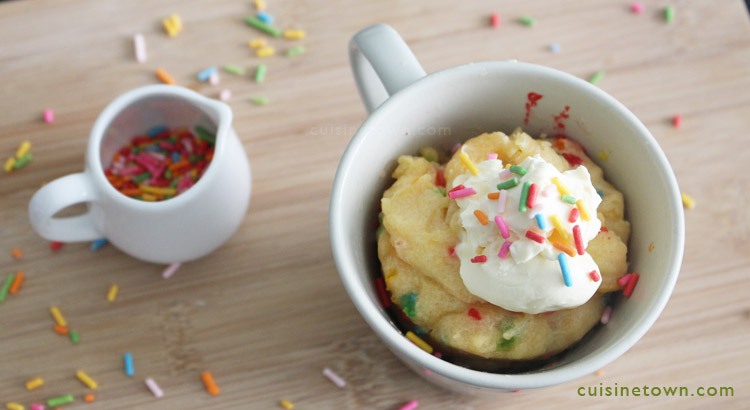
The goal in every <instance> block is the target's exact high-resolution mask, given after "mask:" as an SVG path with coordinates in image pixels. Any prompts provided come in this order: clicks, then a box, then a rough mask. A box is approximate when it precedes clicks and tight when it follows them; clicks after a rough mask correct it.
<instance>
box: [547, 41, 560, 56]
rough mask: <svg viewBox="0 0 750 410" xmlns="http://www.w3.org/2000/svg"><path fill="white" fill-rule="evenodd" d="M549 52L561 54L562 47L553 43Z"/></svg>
mask: <svg viewBox="0 0 750 410" xmlns="http://www.w3.org/2000/svg"><path fill="white" fill-rule="evenodd" d="M549 51H551V52H553V53H555V54H557V53H559V52H560V45H559V44H557V43H552V44H550V45H549Z"/></svg>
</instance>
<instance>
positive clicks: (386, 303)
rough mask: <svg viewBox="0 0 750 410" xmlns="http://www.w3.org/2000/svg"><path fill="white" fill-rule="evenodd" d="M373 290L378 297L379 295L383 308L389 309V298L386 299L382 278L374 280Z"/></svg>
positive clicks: (386, 294)
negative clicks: (375, 290) (376, 291)
mask: <svg viewBox="0 0 750 410" xmlns="http://www.w3.org/2000/svg"><path fill="white" fill-rule="evenodd" d="M375 288H376V289H377V290H378V295H380V302H381V303H382V304H383V307H386V308H388V307H391V298H389V297H388V293H387V292H386V290H385V281H384V280H383V278H376V279H375Z"/></svg>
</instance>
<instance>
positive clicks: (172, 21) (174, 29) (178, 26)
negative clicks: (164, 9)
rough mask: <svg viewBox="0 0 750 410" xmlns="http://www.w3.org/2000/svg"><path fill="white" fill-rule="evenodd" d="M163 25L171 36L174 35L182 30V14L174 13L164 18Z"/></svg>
mask: <svg viewBox="0 0 750 410" xmlns="http://www.w3.org/2000/svg"><path fill="white" fill-rule="evenodd" d="M162 25H164V31H166V32H167V35H168V36H169V37H174V36H176V35H178V34H180V31H182V20H180V16H178V15H177V14H172V15H171V16H169V17H167V18H165V19H164V20H162Z"/></svg>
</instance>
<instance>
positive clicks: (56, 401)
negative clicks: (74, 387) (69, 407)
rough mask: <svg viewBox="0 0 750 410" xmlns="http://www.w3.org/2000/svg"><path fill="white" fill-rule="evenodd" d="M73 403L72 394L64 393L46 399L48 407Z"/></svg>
mask: <svg viewBox="0 0 750 410" xmlns="http://www.w3.org/2000/svg"><path fill="white" fill-rule="evenodd" d="M68 403H73V395H72V394H66V395H65V396H60V397H54V398H51V399H49V400H47V405H48V406H50V407H57V406H61V405H63V404H68Z"/></svg>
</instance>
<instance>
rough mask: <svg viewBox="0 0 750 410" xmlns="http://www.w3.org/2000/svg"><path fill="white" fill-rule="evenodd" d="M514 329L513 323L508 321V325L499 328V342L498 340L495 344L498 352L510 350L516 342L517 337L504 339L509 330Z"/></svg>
mask: <svg viewBox="0 0 750 410" xmlns="http://www.w3.org/2000/svg"><path fill="white" fill-rule="evenodd" d="M514 327H515V323H513V321H510V322H508V323H505V324H504V325H503V326H502V327H501V328H500V340H498V342H497V350H500V351H506V350H510V349H511V348H512V347H513V345H515V344H516V341H517V340H518V335H513V336H510V337H509V338H506V337H505V334H506V333H507V332H508V331H510V330H511V329H513V328H514Z"/></svg>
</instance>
